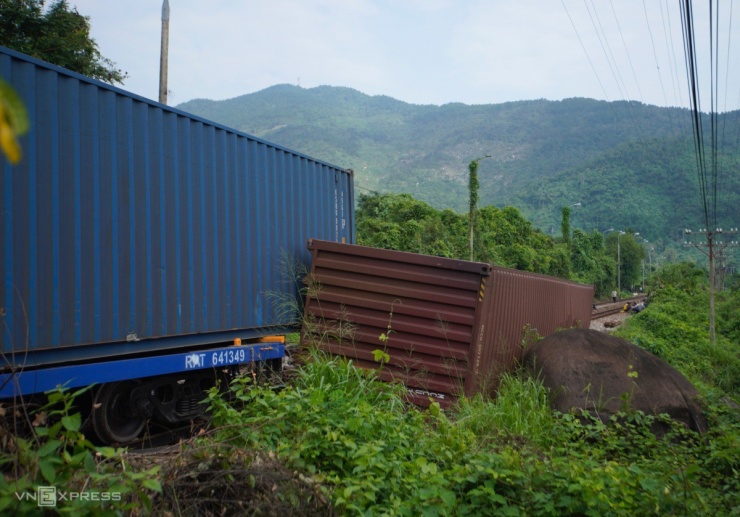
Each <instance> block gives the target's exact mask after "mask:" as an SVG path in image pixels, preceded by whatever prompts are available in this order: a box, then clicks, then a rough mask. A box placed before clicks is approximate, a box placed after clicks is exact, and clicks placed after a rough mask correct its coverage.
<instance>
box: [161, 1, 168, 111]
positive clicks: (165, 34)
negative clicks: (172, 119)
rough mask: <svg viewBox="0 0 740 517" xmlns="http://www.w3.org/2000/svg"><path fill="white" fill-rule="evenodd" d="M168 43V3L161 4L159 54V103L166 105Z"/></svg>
mask: <svg viewBox="0 0 740 517" xmlns="http://www.w3.org/2000/svg"><path fill="white" fill-rule="evenodd" d="M169 41H170V3H169V2H168V1H167V0H164V2H162V46H161V48H160V52H159V102H160V103H162V104H167V55H168V53H169Z"/></svg>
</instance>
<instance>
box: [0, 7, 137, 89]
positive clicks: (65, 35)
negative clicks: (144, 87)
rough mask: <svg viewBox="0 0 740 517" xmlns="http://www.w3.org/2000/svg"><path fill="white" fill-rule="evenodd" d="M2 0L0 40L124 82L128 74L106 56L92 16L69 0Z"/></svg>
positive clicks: (101, 77) (96, 76)
mask: <svg viewBox="0 0 740 517" xmlns="http://www.w3.org/2000/svg"><path fill="white" fill-rule="evenodd" d="M45 3H46V2H45V0H0V44H1V45H4V46H6V47H8V48H12V49H14V50H17V51H19V52H23V53H24V54H28V55H29V56H33V57H35V58H38V59H42V60H44V61H48V62H49V63H52V64H55V65H58V66H61V67H63V68H66V69H68V70H71V71H73V72H77V73H79V74H82V75H86V76H88V77H92V78H93V79H99V80H101V81H105V82H107V83H110V84H115V83H119V84H122V83H123V81H124V80H125V79H126V77H127V74H126V73H125V72H123V71H122V70H120V69H118V68H116V66H115V63H114V62H112V61H111V60H109V59H107V58H105V57H103V56H102V55H101V54H100V51H99V50H98V45H97V43H96V42H95V40H94V39H93V38H91V37H90V18H89V17H87V16H83V15H81V14H80V13H79V12H77V8H76V7H70V6H69V5H68V4H67V2H66V0H57V1H55V2H52V4H51V5H50V6H49V8H48V9H47V10H44V4H45Z"/></svg>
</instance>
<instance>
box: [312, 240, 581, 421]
mask: <svg viewBox="0 0 740 517" xmlns="http://www.w3.org/2000/svg"><path fill="white" fill-rule="evenodd" d="M308 248H309V250H310V251H311V258H312V263H311V275H310V276H309V281H308V284H309V292H308V295H307V297H306V307H305V316H306V318H305V319H306V321H307V323H306V324H305V326H304V332H303V343H304V344H308V343H309V342H313V343H314V344H318V345H319V346H320V347H321V348H322V349H323V350H324V351H327V352H330V353H332V354H336V355H341V356H345V357H347V358H349V359H352V361H353V362H354V364H356V365H358V366H361V367H364V368H371V369H375V370H379V372H378V373H379V375H380V377H381V378H382V379H384V380H392V379H395V380H400V381H401V382H403V383H404V384H405V385H406V387H407V388H408V390H409V397H410V399H411V400H412V401H413V402H415V403H417V404H422V405H427V404H429V400H436V401H438V402H440V403H441V404H442V405H443V406H446V405H449V404H450V403H452V402H454V400H455V399H456V398H457V397H458V396H460V395H461V394H463V393H464V394H465V395H467V396H470V395H473V394H475V393H478V392H488V393H490V392H491V390H493V389H495V387H496V385H497V382H498V378H499V377H500V375H501V373H503V372H506V371H510V370H511V369H512V368H513V367H514V366H515V365H516V363H517V361H518V360H519V359H521V356H522V343H523V340H524V339H526V336H525V332H526V331H527V329H531V331H536V332H537V333H538V334H539V335H541V336H543V337H544V336H548V335H550V334H552V333H553V332H555V331H556V330H557V329H559V328H569V327H574V326H579V327H583V328H588V326H589V323H590V320H591V307H592V303H593V295H594V290H593V287H592V286H589V285H582V284H576V283H573V282H568V281H566V280H562V279H560V278H554V277H550V276H546V275H539V274H536V273H528V272H525V271H518V270H515V269H508V268H503V267H498V266H492V265H490V264H484V263H479V262H468V261H463V260H455V259H448V258H440V257H433V256H428V255H418V254H414V253H405V252H400V251H390V250H383V249H377V248H368V247H365V246H357V245H352V244H340V243H336V242H330V241H322V240H314V239H312V240H309V242H308ZM376 350H381V351H384V352H385V353H387V354H388V356H389V358H390V360H389V361H387V362H386V361H383V363H382V364H381V362H379V361H377V360H376V357H375V354H374V351H376ZM381 366H382V367H381Z"/></svg>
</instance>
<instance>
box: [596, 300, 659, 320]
mask: <svg viewBox="0 0 740 517" xmlns="http://www.w3.org/2000/svg"><path fill="white" fill-rule="evenodd" d="M645 298H647V295H644V294H641V295H638V296H634V297H632V298H625V299H623V300H620V301H618V302H609V303H605V304H602V305H601V306H597V305H595V306H594V307H595V308H594V310H593V311H592V312H591V320H592V321H593V320H599V319H602V318H606V317H607V316H611V315H613V314H618V313H620V312H622V310H624V304H625V303H632V302H636V303H639V302H641V301H643V300H645Z"/></svg>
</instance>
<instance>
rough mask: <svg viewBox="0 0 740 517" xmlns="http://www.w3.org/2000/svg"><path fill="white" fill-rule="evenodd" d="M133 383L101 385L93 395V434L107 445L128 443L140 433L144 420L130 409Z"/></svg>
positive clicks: (123, 382) (122, 382) (134, 384)
mask: <svg viewBox="0 0 740 517" xmlns="http://www.w3.org/2000/svg"><path fill="white" fill-rule="evenodd" d="M136 385H137V384H136V383H135V382H134V381H120V382H111V383H108V384H103V385H102V386H101V387H100V389H99V390H98V393H97V394H96V395H95V400H94V405H93V410H92V423H93V429H95V434H97V435H98V438H100V439H101V440H102V441H103V442H105V443H107V444H112V443H122V444H125V443H127V442H130V441H131V440H133V439H134V438H136V437H137V436H139V433H141V430H142V429H144V425H145V424H146V418H144V417H142V416H140V415H138V414H137V413H136V412H135V411H134V408H133V407H131V400H130V396H131V390H132V389H134V388H135V387H136Z"/></svg>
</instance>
